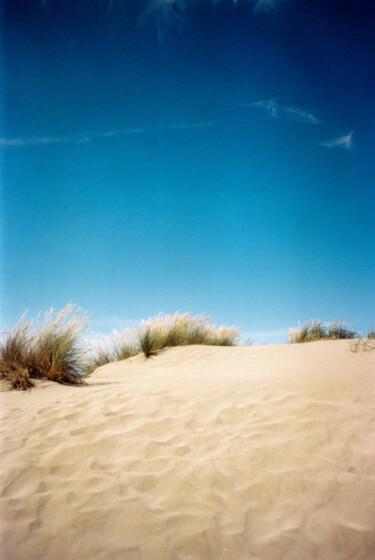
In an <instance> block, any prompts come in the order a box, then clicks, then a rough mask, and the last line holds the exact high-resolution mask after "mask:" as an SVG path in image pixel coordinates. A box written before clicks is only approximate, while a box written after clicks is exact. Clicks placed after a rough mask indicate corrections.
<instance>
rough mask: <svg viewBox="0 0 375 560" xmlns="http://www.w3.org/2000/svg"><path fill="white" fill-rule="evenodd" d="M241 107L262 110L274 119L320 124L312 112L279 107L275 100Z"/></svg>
mask: <svg viewBox="0 0 375 560" xmlns="http://www.w3.org/2000/svg"><path fill="white" fill-rule="evenodd" d="M242 106H243V107H256V108H260V109H264V110H265V111H267V113H268V114H269V115H270V116H271V117H272V118H274V119H278V118H283V117H284V118H285V117H287V118H290V119H293V120H297V121H299V122H304V123H308V124H320V121H319V119H318V118H317V117H316V116H315V115H314V113H313V112H312V111H306V110H304V109H300V108H298V107H289V106H287V105H280V103H278V99H277V98H276V99H266V100H263V101H256V102H255V103H243V104H242Z"/></svg>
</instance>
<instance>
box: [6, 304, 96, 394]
mask: <svg viewBox="0 0 375 560" xmlns="http://www.w3.org/2000/svg"><path fill="white" fill-rule="evenodd" d="M87 326H88V317H87V316H86V315H85V314H83V313H82V312H81V310H80V309H78V308H76V307H75V306H74V305H72V304H69V305H67V306H66V307H65V308H64V309H63V310H62V311H60V312H59V313H57V314H56V313H55V312H54V311H53V310H51V311H50V312H49V313H47V314H46V315H45V317H44V320H43V321H42V322H40V321H39V316H38V318H37V319H36V320H35V321H27V320H26V313H25V314H24V315H23V316H22V317H21V319H20V320H19V322H18V323H17V325H16V326H15V327H14V328H13V329H11V330H8V331H5V332H4V333H3V335H4V336H3V340H2V341H1V343H0V378H1V379H4V380H5V381H6V382H7V383H8V385H9V386H10V387H11V388H13V389H28V388H30V387H31V386H32V385H33V382H32V379H35V378H45V379H48V380H51V381H57V382H59V383H70V384H78V383H82V382H83V381H82V376H81V373H82V365H83V358H84V353H85V352H84V350H83V348H82V345H81V344H80V335H81V334H82V333H83V332H84V331H85V330H86V329H87Z"/></svg>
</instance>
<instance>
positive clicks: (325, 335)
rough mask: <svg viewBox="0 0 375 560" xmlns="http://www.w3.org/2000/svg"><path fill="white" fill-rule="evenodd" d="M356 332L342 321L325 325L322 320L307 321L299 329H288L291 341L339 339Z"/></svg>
mask: <svg viewBox="0 0 375 560" xmlns="http://www.w3.org/2000/svg"><path fill="white" fill-rule="evenodd" d="M356 336H357V335H356V332H355V331H352V330H350V329H349V328H348V327H347V323H345V322H344V321H338V320H337V321H333V322H332V323H330V324H329V325H328V326H327V327H326V326H325V325H324V323H323V322H322V321H316V320H313V321H308V322H307V323H304V325H302V327H301V328H300V329H297V330H294V329H290V331H289V341H290V342H291V343H301V342H313V341H316V340H339V339H352V338H355V337H356Z"/></svg>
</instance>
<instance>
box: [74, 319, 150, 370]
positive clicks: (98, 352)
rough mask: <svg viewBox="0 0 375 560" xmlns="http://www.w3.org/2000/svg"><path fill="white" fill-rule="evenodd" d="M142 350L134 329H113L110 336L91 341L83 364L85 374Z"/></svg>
mask: <svg viewBox="0 0 375 560" xmlns="http://www.w3.org/2000/svg"><path fill="white" fill-rule="evenodd" d="M140 352H141V349H140V346H139V344H138V342H137V341H136V340H135V337H134V331H133V329H125V330H122V331H116V330H114V331H113V334H111V335H109V336H102V337H101V339H92V340H90V341H89V349H88V352H87V357H86V360H85V363H84V366H83V369H84V374H85V375H90V373H92V372H93V371H94V370H96V369H97V368H98V367H100V366H103V365H105V364H109V363H111V362H118V361H120V360H126V359H127V358H131V357H132V356H136V355H137V354H139V353H140Z"/></svg>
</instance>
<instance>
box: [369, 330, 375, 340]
mask: <svg viewBox="0 0 375 560" xmlns="http://www.w3.org/2000/svg"><path fill="white" fill-rule="evenodd" d="M367 338H368V339H369V340H374V339H375V329H370V330H369V331H368V335H367Z"/></svg>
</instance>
